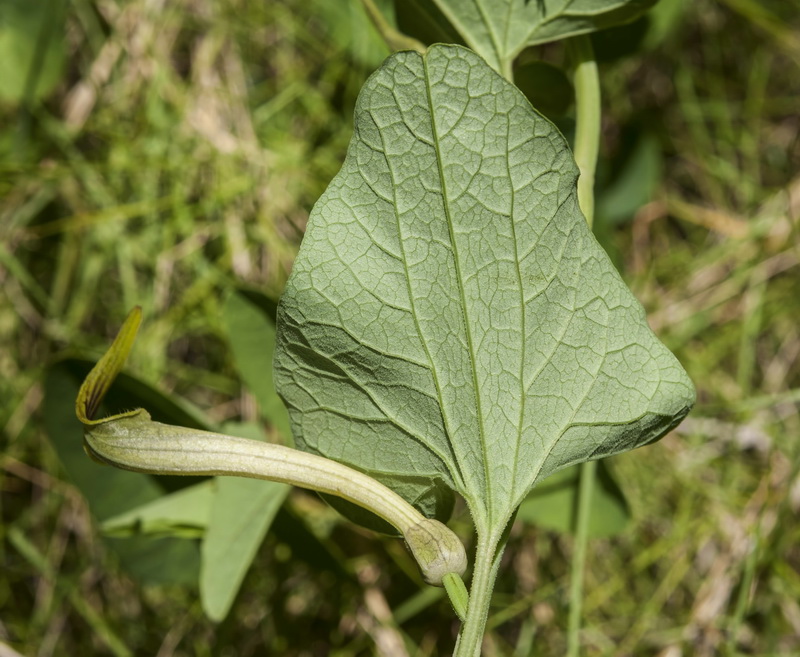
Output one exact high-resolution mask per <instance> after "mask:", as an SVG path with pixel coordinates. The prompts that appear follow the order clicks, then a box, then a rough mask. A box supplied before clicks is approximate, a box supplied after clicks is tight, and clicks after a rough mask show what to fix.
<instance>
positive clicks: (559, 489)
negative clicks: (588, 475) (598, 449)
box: [517, 461, 630, 538]
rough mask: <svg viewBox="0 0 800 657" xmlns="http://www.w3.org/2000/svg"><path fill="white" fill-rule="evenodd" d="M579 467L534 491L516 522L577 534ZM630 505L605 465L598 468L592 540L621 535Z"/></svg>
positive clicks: (565, 471)
mask: <svg viewBox="0 0 800 657" xmlns="http://www.w3.org/2000/svg"><path fill="white" fill-rule="evenodd" d="M579 489H580V465H574V466H572V467H570V468H566V469H565V470H561V471H560V472H557V473H555V474H554V475H551V476H550V477H549V478H548V479H547V480H546V481H544V482H543V483H541V484H540V485H539V486H537V487H536V488H534V489H533V491H531V493H530V494H529V495H528V497H527V498H525V501H524V502H523V503H522V505H521V506H520V508H519V512H518V513H517V518H518V519H520V520H522V521H523V522H527V523H530V524H532V525H537V526H539V527H542V528H544V529H552V530H555V531H559V532H565V533H567V532H569V533H574V531H575V528H576V526H577V522H578V492H579ZM629 519H630V513H629V509H628V503H627V501H626V500H625V495H624V494H623V492H622V490H621V489H620V487H619V486H618V485H617V482H616V481H614V478H613V476H612V475H611V473H610V472H609V470H608V468H607V466H606V464H605V461H600V462H599V463H598V464H597V477H596V478H595V484H594V489H593V490H592V505H591V507H590V517H589V536H590V537H594V538H599V537H603V536H613V535H614V534H619V533H620V532H621V531H622V530H623V529H625V526H626V525H627V523H628V520H629Z"/></svg>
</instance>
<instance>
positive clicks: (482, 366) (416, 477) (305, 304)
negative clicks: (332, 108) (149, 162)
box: [275, 3, 695, 531]
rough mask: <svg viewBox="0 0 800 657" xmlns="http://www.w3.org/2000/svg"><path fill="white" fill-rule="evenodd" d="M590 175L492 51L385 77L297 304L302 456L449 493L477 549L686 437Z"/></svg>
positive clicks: (283, 311) (431, 54)
mask: <svg viewBox="0 0 800 657" xmlns="http://www.w3.org/2000/svg"><path fill="white" fill-rule="evenodd" d="M532 4H535V3H532ZM577 176H578V171H577V168H576V166H575V163H574V161H573V159H572V155H571V153H570V151H569V148H568V146H567V144H566V142H565V141H564V139H563V137H562V136H561V134H560V133H559V132H558V131H557V130H556V128H555V127H554V126H553V125H552V124H551V123H550V122H549V121H547V120H546V119H545V118H543V117H542V116H541V115H539V114H538V113H537V112H536V111H535V110H533V109H532V108H531V106H530V104H529V103H528V102H527V100H526V99H525V98H524V96H523V95H522V94H521V93H520V92H519V91H518V90H517V89H516V88H515V87H514V86H513V85H511V84H509V83H507V82H506V81H505V80H503V79H502V78H501V77H500V76H499V75H497V74H496V73H495V72H494V71H493V70H492V69H491V68H490V67H489V66H487V64H486V63H485V62H484V61H483V60H482V59H481V58H480V57H478V56H477V55H476V54H474V53H472V52H471V51H469V50H467V49H465V48H461V47H457V46H434V47H432V48H430V49H429V51H428V53H427V54H426V55H425V56H424V57H423V56H421V55H419V54H417V53H413V52H401V53H397V54H395V55H393V56H392V57H390V58H389V59H387V60H386V62H385V63H384V65H383V66H382V67H381V68H380V69H379V70H378V71H377V72H376V73H375V74H373V75H372V77H371V78H370V79H369V80H368V81H367V83H366V84H365V86H364V88H363V89H362V91H361V95H360V96H359V100H358V103H357V106H356V112H355V134H354V136H353V139H352V141H351V143H350V147H349V150H348V154H347V158H346V159H345V162H344V165H343V167H342V170H341V171H340V172H339V174H338V175H337V176H336V177H335V178H334V180H333V181H332V182H331V184H330V186H329V187H328V189H327V190H326V192H325V193H324V194H323V196H322V197H321V198H320V200H319V201H318V202H317V204H316V206H315V207H314V210H313V211H312V213H311V217H310V219H309V224H308V229H307V232H306V236H305V238H304V240H303V244H302V246H301V248H300V252H299V254H298V257H297V259H296V261H295V264H294V267H293V270H292V274H291V276H290V278H289V281H288V283H287V287H286V291H285V293H284V296H283V298H282V300H281V304H280V307H279V312H278V344H277V348H276V354H275V376H276V384H277V386H278V390H279V392H280V394H281V396H282V397H283V399H284V401H285V403H286V405H287V407H288V409H289V413H290V417H291V421H292V428H293V431H294V434H295V438H296V440H297V445H298V447H300V448H302V449H306V450H309V451H312V452H315V453H318V454H322V455H323V456H326V457H329V458H333V459H335V460H338V461H343V462H345V463H348V464H350V465H352V466H354V467H356V468H358V469H360V470H363V471H365V472H367V473H369V474H371V475H373V476H375V477H376V478H378V479H379V480H381V481H382V482H383V483H385V484H387V485H388V486H390V487H394V488H397V489H398V491H399V492H400V493H401V494H402V495H404V496H405V497H406V498H407V499H409V501H411V502H412V503H414V504H416V505H417V506H418V507H419V508H420V510H422V511H423V512H424V513H426V514H428V515H431V516H436V515H438V516H439V517H441V516H444V515H446V514H447V513H448V512H449V511H448V509H447V508H446V507H447V506H448V505H446V504H444V505H439V506H437V501H439V500H441V499H443V497H442V495H441V494H432V492H433V491H432V489H440V488H442V487H447V488H450V489H452V490H454V491H456V492H458V493H460V494H461V495H462V496H464V498H465V499H466V500H467V503H468V504H469V506H470V509H471V512H472V514H473V517H474V519H475V522H476V524H477V525H478V527H479V531H480V530H481V529H487V528H493V527H496V526H497V525H499V524H501V523H503V524H504V523H505V521H506V519H507V518H508V517H509V515H510V514H511V513H512V512H513V510H514V509H515V508H516V506H517V505H518V504H519V502H520V501H521V500H522V499H523V497H524V496H525V495H526V493H527V492H528V491H529V490H530V489H531V487H532V486H533V485H534V484H535V483H536V482H538V481H540V480H541V479H543V478H544V477H546V476H547V475H549V474H551V473H553V472H555V471H556V470H558V469H560V468H562V467H564V466H566V465H569V464H572V463H578V462H582V461H586V460H589V459H593V458H599V457H602V456H607V455H610V454H615V453H618V452H622V451H626V450H629V449H632V448H634V447H637V446H640V445H643V444H646V443H648V442H651V441H653V440H655V439H657V438H659V437H660V436H662V435H663V434H664V433H665V432H666V431H667V430H668V429H669V428H671V427H672V426H674V425H675V424H677V422H679V421H680V419H682V418H683V416H684V415H685V414H686V413H687V412H688V410H689V408H690V407H691V405H692V404H693V402H694V394H695V393H694V387H693V386H692V383H691V381H689V379H688V377H687V376H686V373H685V372H684V370H683V368H682V367H681V366H680V364H679V363H678V361H677V360H676V359H675V357H674V356H673V355H672V354H671V353H670V352H669V351H668V350H667V349H666V347H664V345H662V344H661V343H660V342H659V341H658V339H657V338H656V337H655V335H654V334H653V333H652V331H651V330H650V329H649V328H648V326H647V323H646V321H645V315H644V311H643V309H642V307H641V305H640V304H639V303H638V302H637V301H636V299H635V298H634V297H633V296H632V294H631V293H630V291H629V290H628V289H627V287H626V286H625V284H624V283H623V282H622V280H621V279H620V277H619V275H618V274H617V272H616V271H615V269H614V267H613V265H612V264H611V262H610V261H609V259H608V257H607V256H606V254H605V252H604V251H603V250H602V248H601V247H600V246H599V245H598V244H597V242H596V240H595V239H594V237H593V236H592V234H591V233H590V232H589V230H588V228H587V226H586V222H585V221H584V219H583V216H582V215H581V213H580V210H579V209H578V203H577V196H576V179H577Z"/></svg>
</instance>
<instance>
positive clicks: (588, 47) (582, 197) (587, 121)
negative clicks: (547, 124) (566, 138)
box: [567, 36, 601, 228]
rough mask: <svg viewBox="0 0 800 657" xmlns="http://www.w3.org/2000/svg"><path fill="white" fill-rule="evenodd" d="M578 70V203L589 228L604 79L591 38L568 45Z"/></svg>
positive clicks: (572, 40)
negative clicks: (598, 67)
mask: <svg viewBox="0 0 800 657" xmlns="http://www.w3.org/2000/svg"><path fill="white" fill-rule="evenodd" d="M567 45H568V52H569V55H570V59H571V60H572V65H573V68H574V73H573V83H574V85H575V147H574V149H573V152H574V155H575V162H576V163H577V164H578V168H579V169H580V172H581V176H580V178H579V179H578V203H579V204H580V206H581V210H582V211H583V216H584V217H586V223H588V224H589V228H591V227H592V222H593V221H594V172H595V169H596V168H597V154H598V153H599V151H600V117H601V112H600V78H599V77H598V75H597V62H596V61H595V58H594V51H593V49H592V42H591V41H590V39H589V37H588V36H577V37H574V38H572V39H570V40H569V41H568V42H567Z"/></svg>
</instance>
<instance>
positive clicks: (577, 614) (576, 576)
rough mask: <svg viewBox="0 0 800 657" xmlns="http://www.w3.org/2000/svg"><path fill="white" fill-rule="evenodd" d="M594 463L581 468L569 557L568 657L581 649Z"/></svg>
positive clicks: (575, 655)
mask: <svg viewBox="0 0 800 657" xmlns="http://www.w3.org/2000/svg"><path fill="white" fill-rule="evenodd" d="M596 470H597V461H587V462H586V463H582V464H581V483H580V490H579V497H578V526H577V528H576V531H575V550H574V552H573V554H572V564H571V567H570V585H569V625H568V630H567V657H577V655H578V650H579V648H580V645H581V641H580V629H581V613H582V611H583V568H584V564H585V563H586V546H587V543H588V542H589V540H588V539H589V518H590V516H591V505H592V493H593V489H594V478H595V472H596Z"/></svg>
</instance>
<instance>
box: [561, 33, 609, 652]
mask: <svg viewBox="0 0 800 657" xmlns="http://www.w3.org/2000/svg"><path fill="white" fill-rule="evenodd" d="M568 46H569V54H570V57H571V59H572V63H573V66H574V73H573V82H574V84H575V115H576V117H575V119H576V124H575V148H574V155H575V162H576V163H577V165H578V168H579V169H580V178H579V179H578V203H579V205H580V207H581V211H582V212H583V216H584V217H585V218H586V223H587V224H588V225H589V229H590V230H591V228H592V223H593V221H594V173H595V169H596V167H597V155H598V153H599V151H600V117H601V104H600V79H599V77H598V74H597V62H596V61H595V58H594V52H593V50H592V42H591V41H590V40H589V37H588V36H578V37H575V38H573V39H570V40H569V42H568ZM596 470H597V462H596V461H589V462H587V463H583V464H581V468H580V493H579V498H578V523H577V527H576V532H575V549H574V552H573V555H572V564H571V569H570V595H569V624H568V632H567V656H568V657H577V655H578V652H579V649H580V628H581V614H582V611H583V571H584V565H585V562H586V547H587V543H588V539H589V517H590V515H591V504H592V493H593V488H594V480H595V472H596Z"/></svg>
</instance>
